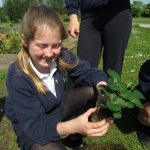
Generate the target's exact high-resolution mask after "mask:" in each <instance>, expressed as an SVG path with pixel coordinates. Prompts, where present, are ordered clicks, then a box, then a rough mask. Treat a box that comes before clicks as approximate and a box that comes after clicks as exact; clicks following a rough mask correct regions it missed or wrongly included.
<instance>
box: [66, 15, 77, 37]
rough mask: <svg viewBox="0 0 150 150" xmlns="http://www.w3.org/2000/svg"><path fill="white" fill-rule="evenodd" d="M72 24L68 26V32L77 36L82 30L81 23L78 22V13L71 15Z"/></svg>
mask: <svg viewBox="0 0 150 150" xmlns="http://www.w3.org/2000/svg"><path fill="white" fill-rule="evenodd" d="M69 19H70V24H69V27H68V33H69V35H70V36H72V37H74V38H76V37H78V35H79V32H80V24H79V22H78V16H77V15H76V14H72V15H70V16H69Z"/></svg>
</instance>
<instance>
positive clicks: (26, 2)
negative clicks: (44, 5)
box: [3, 0, 42, 22]
mask: <svg viewBox="0 0 150 150" xmlns="http://www.w3.org/2000/svg"><path fill="white" fill-rule="evenodd" d="M38 1H41V2H42V0H4V1H3V6H4V9H5V11H6V13H7V15H8V17H9V20H10V21H15V22H18V21H19V20H20V19H21V18H22V16H23V14H24V13H25V12H26V11H27V9H28V8H29V7H30V6H31V5H32V4H33V3H35V2H38Z"/></svg>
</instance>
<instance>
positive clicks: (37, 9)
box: [15, 3, 79, 94]
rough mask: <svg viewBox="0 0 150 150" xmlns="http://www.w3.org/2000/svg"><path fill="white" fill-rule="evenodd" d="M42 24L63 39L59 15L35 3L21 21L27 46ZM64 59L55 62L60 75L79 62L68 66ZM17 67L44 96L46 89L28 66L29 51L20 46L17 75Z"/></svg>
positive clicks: (62, 27)
mask: <svg viewBox="0 0 150 150" xmlns="http://www.w3.org/2000/svg"><path fill="white" fill-rule="evenodd" d="M43 24H46V25H48V26H49V27H50V28H51V29H54V30H56V31H57V32H58V33H59V34H60V35H61V36H62V37H61V38H62V40H63V39H64V38H65V36H66V31H65V27H64V25H63V21H62V19H61V17H60V16H59V14H58V13H56V12H55V11H54V10H52V9H49V8H47V7H45V6H44V5H42V4H40V3H35V4H34V5H32V6H31V7H30V8H29V9H28V10H27V12H26V13H25V14H24V16H23V19H22V26H21V32H22V34H23V36H24V40H25V42H26V44H27V45H29V43H30V42H32V40H33V39H34V38H35V37H34V36H35V32H36V31H37V30H38V29H41V28H42V25H43ZM62 50H63V48H62ZM64 59H65V58H64ZM64 59H63V58H61V57H59V58H58V59H57V60H56V63H57V65H58V70H59V71H60V72H61V73H62V74H67V72H66V69H72V68H74V67H75V66H76V65H77V64H78V61H79V60H78V58H77V59H76V62H75V63H74V64H68V63H66V62H65V61H64ZM18 67H20V68H21V70H22V71H24V72H25V73H26V74H27V75H28V76H29V77H30V78H31V80H32V81H33V82H34V84H35V86H36V88H37V90H38V92H39V93H41V94H45V93H46V92H47V90H48V89H47V88H46V87H45V86H44V84H43V82H42V81H41V80H40V79H39V77H38V76H37V75H36V73H35V72H34V71H33V69H32V67H31V66H30V56H29V51H28V48H27V47H25V46H24V45H22V48H21V50H20V52H19V54H18V55H17V57H16V60H15V68H16V70H17V72H18V73H19V71H20V70H19V68H18Z"/></svg>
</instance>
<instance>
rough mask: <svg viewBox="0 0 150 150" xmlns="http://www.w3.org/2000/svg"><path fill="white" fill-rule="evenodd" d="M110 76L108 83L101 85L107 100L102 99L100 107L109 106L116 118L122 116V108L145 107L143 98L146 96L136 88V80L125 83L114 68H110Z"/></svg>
mask: <svg viewBox="0 0 150 150" xmlns="http://www.w3.org/2000/svg"><path fill="white" fill-rule="evenodd" d="M108 74H109V76H110V78H109V79H108V85H107V86H102V85H100V92H101V94H105V95H106V97H107V101H102V100H101V101H100V107H102V106H103V107H107V108H108V109H109V110H110V111H111V113H112V114H113V117H114V118H121V117H122V114H121V110H122V108H133V107H134V106H137V107H139V108H143V105H142V103H141V102H140V100H141V99H144V96H143V95H142V93H141V92H139V91H138V90H136V89H134V88H135V87H134V86H133V82H134V80H132V81H131V82H130V83H129V84H127V85H126V84H125V83H123V82H122V81H121V77H120V75H119V74H118V73H116V72H115V71H114V70H110V69H109V70H108Z"/></svg>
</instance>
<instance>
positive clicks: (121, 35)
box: [65, 0, 132, 75]
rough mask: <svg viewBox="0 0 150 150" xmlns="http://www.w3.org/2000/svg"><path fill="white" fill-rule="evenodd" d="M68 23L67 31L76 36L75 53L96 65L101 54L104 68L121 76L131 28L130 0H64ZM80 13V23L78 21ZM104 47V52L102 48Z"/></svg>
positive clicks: (93, 65)
mask: <svg viewBox="0 0 150 150" xmlns="http://www.w3.org/2000/svg"><path fill="white" fill-rule="evenodd" d="M65 3H66V8H67V11H68V15H69V19H70V24H69V27H68V32H69V34H70V36H72V37H78V35H79V38H78V47H77V55H78V56H79V58H80V59H84V60H87V61H88V62H90V64H91V66H92V67H98V65H99V61H100V57H101V55H102V57H103V70H104V72H105V73H106V74H107V75H108V73H107V70H108V69H112V70H115V71H116V72H117V73H118V74H120V75H121V72H122V67H123V61H124V55H125V49H126V47H127V44H128V40H129V37H130V34H131V29H132V14H131V6H130V1H129V0H90V1H89V0H65ZM78 9H80V12H81V24H80V23H79V21H78ZM102 48H103V51H102Z"/></svg>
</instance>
